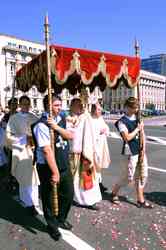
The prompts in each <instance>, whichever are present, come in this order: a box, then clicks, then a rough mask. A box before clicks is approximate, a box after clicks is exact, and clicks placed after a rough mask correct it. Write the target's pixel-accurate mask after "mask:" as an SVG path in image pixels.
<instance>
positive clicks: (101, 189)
mask: <svg viewBox="0 0 166 250" xmlns="http://www.w3.org/2000/svg"><path fill="white" fill-rule="evenodd" d="M99 187H100V192H101V193H104V192H106V191H107V190H108V188H107V187H105V186H104V185H103V183H102V182H100V183H99Z"/></svg>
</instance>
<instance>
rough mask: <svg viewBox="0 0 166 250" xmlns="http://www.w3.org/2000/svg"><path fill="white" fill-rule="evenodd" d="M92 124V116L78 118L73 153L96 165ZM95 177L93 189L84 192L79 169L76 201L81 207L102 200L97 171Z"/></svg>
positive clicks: (76, 178)
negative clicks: (81, 155)
mask: <svg viewBox="0 0 166 250" xmlns="http://www.w3.org/2000/svg"><path fill="white" fill-rule="evenodd" d="M90 123H91V117H90V114H88V113H86V114H83V115H81V116H80V117H78V122H77V123H76V126H75V128H74V139H73V142H72V149H71V151H72V152H73V153H76V154H78V153H82V154H83V155H84V157H86V158H87V159H89V160H90V161H91V163H92V165H94V160H93V158H94V139H93V133H92V129H91V127H90ZM93 177H94V178H93V187H92V188H91V189H89V190H84V189H83V188H82V187H81V186H80V176H79V168H78V169H77V171H76V173H75V176H74V200H75V201H76V202H78V203H79V204H80V205H88V206H90V205H93V204H95V203H97V202H100V201H101V200H102V197H101V192H100V188H99V179H98V175H97V173H96V171H95V173H94V175H93Z"/></svg>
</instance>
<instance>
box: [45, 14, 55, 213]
mask: <svg viewBox="0 0 166 250" xmlns="http://www.w3.org/2000/svg"><path fill="white" fill-rule="evenodd" d="M44 27H45V46H46V64H47V82H48V109H49V116H50V117H52V85H51V65H50V47H49V22H48V14H46V16H45V24H44ZM50 140H51V147H52V150H53V152H55V149H54V131H53V129H50ZM51 184H52V213H53V215H55V216H57V215H58V193H57V184H56V183H51Z"/></svg>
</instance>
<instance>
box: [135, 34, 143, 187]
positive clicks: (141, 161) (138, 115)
mask: <svg viewBox="0 0 166 250" xmlns="http://www.w3.org/2000/svg"><path fill="white" fill-rule="evenodd" d="M135 56H136V57H140V48H139V44H138V41H137V40H136V39H135ZM139 80H140V79H139ZM139 80H138V84H137V99H138V113H137V119H138V123H141V122H142V117H141V101H140V81H139ZM143 137H144V135H143V133H142V131H139V156H138V163H137V165H138V170H139V176H140V180H141V184H142V185H143V184H144V178H145V176H144V162H143V159H144V156H143V143H144V142H143Z"/></svg>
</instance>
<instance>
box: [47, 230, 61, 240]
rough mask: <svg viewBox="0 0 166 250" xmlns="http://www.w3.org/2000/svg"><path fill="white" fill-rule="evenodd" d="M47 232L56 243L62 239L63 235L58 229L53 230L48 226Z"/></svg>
mask: <svg viewBox="0 0 166 250" xmlns="http://www.w3.org/2000/svg"><path fill="white" fill-rule="evenodd" d="M47 231H48V233H49V235H50V236H51V238H53V239H54V240H55V241H58V240H59V239H60V238H61V233H60V232H59V230H58V228H57V229H55V228H54V229H53V228H51V227H50V226H47Z"/></svg>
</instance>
